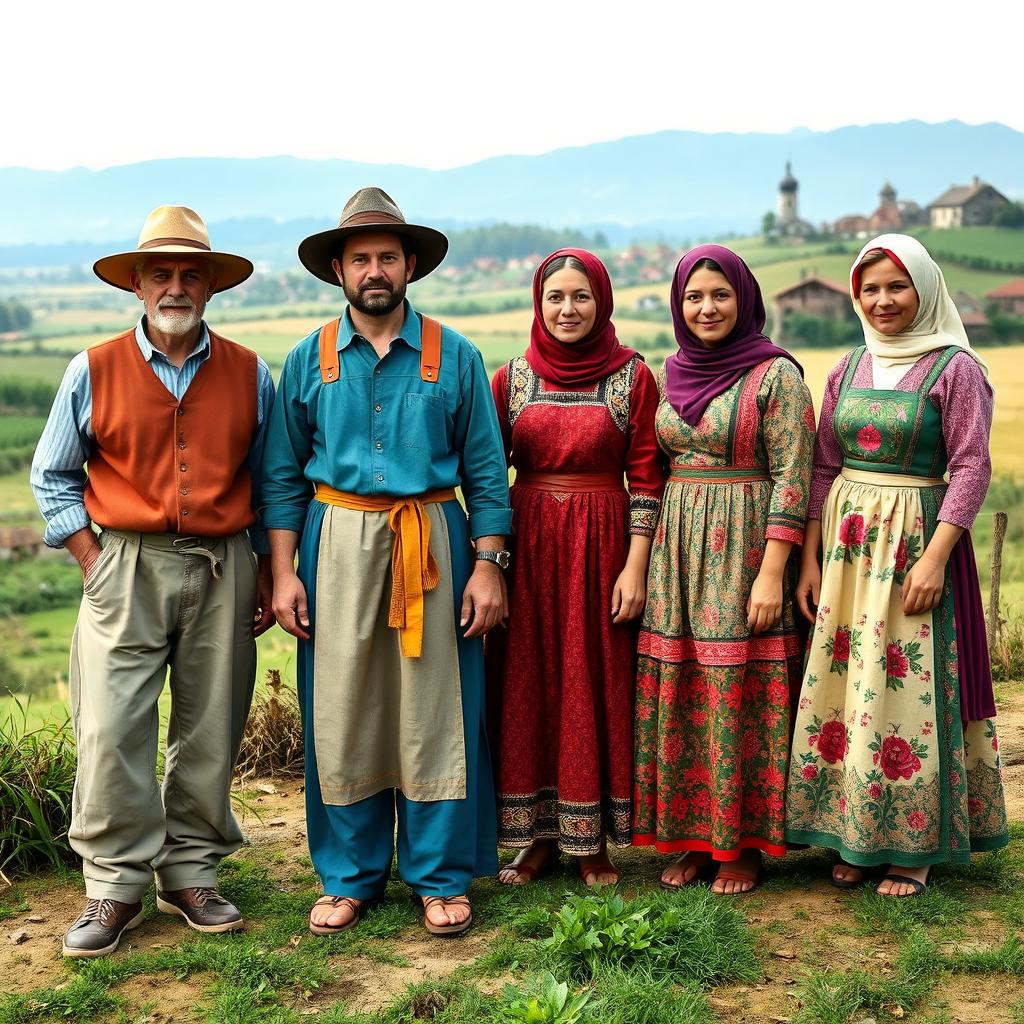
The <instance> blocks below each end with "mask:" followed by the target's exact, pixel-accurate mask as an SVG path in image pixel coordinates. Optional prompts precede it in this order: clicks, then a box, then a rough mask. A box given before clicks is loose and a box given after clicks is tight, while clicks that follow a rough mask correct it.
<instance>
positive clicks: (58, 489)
mask: <svg viewBox="0 0 1024 1024" xmlns="http://www.w3.org/2000/svg"><path fill="white" fill-rule="evenodd" d="M91 419H92V382H91V380H90V378H89V357H88V354H87V353H85V352H80V353H79V354H78V355H77V356H75V357H74V359H72V360H71V362H70V363H69V364H68V368H67V370H66V371H65V372H64V379H63V380H62V381H61V383H60V387H59V388H58V389H57V396H56V398H54V400H53V406H52V408H51V409H50V415H49V417H48V418H47V420H46V426H45V427H44V428H43V433H42V436H41V437H40V438H39V444H38V445H37V446H36V451H35V455H34V456H33V458H32V471H31V474H30V477H29V481H30V483H31V485H32V493H33V495H34V496H35V499H36V504H37V505H38V506H39V511H40V512H41V513H42V515H43V518H44V519H45V520H46V530H45V531H44V533H43V540H44V541H45V542H46V543H47V544H48V545H49V546H50V547H53V548H59V547H61V546H62V545H63V543H64V541H66V540H67V539H68V537H70V536H71V535H72V534H73V533H77V532H78V531H79V530H83V529H85V528H86V527H88V526H89V525H90V519H89V513H88V512H87V511H86V508H85V482H86V474H85V463H86V462H87V461H88V459H89V457H90V456H91V455H92V453H93V451H94V450H95V448H96V439H95V437H94V436H93V434H92V424H91Z"/></svg>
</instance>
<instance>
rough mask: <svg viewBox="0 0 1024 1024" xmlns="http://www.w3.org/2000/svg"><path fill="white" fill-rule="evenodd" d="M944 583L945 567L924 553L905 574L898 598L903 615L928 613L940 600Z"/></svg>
mask: <svg viewBox="0 0 1024 1024" xmlns="http://www.w3.org/2000/svg"><path fill="white" fill-rule="evenodd" d="M945 582H946V566H945V564H944V563H943V564H939V563H938V562H937V561H936V560H935V559H934V558H929V557H928V552H927V551H926V552H925V553H924V554H923V555H922V556H921V557H920V558H919V559H918V560H917V561H916V562H915V563H914V565H913V566H912V568H911V569H910V571H909V572H908V573H907V576H906V579H904V581H903V586H902V587H901V588H900V597H901V598H902V599H903V614H904V615H922V614H924V612H930V611H931V610H932V609H933V608H934V607H935V606H936V605H937V604H938V603H939V601H940V600H942V588H943V586H944V585H945Z"/></svg>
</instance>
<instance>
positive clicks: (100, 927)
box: [64, 900, 142, 957]
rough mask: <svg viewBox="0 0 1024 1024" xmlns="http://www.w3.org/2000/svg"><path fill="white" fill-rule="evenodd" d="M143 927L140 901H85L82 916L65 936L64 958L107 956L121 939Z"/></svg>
mask: <svg viewBox="0 0 1024 1024" xmlns="http://www.w3.org/2000/svg"><path fill="white" fill-rule="evenodd" d="M140 924H142V901H141V900H139V902H138V903H118V901H117V900H88V901H87V902H86V904H85V910H84V911H82V916H81V917H79V919H78V920H77V921H76V922H75V923H74V924H73V925H72V926H71V927H70V928H69V929H68V931H67V934H66V935H65V936H64V955H65V956H73V957H90V956H106V955H107V953H113V952H114V950H115V949H117V944H118V943H119V942H120V941H121V936H122V935H123V934H124V933H125V932H126V931H129V930H130V929H132V928H138V926H139V925H140Z"/></svg>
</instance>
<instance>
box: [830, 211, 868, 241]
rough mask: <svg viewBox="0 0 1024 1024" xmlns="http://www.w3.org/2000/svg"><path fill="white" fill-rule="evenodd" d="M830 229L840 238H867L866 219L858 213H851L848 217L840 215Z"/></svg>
mask: <svg viewBox="0 0 1024 1024" xmlns="http://www.w3.org/2000/svg"><path fill="white" fill-rule="evenodd" d="M831 230H832V234H834V235H838V236H839V237H840V238H867V237H868V219H867V217H864V216H862V215H861V214H859V213H851V214H850V215H849V216H848V217H840V218H839V220H837V221H836V222H835V224H833V225H832V228H831Z"/></svg>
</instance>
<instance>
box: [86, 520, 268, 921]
mask: <svg viewBox="0 0 1024 1024" xmlns="http://www.w3.org/2000/svg"><path fill="white" fill-rule="evenodd" d="M100 544H101V546H102V549H103V550H102V552H101V553H100V555H99V557H98V559H97V561H96V564H95V566H94V567H93V570H92V572H91V573H90V575H89V578H88V579H87V580H86V582H85V585H84V588H83V595H82V605H81V609H80V611H79V615H78V624H77V625H76V627H75V633H74V638H73V640H72V643H71V710H72V715H73V722H74V730H75V739H76V742H77V746H78V772H77V775H76V777H75V790H74V798H73V801H72V818H71V828H70V831H69V838H70V840H71V846H72V848H73V849H74V850H75V851H76V852H77V853H79V854H80V855H81V857H82V860H83V873H84V875H85V885H86V893H87V895H88V896H89V897H90V898H100V899H102V898H109V899H115V900H120V901H121V902H123V903H133V902H135V901H136V900H138V899H141V898H142V895H143V894H144V893H145V891H146V889H147V887H148V885H149V883H150V881H151V880H152V878H153V873H154V871H155V872H156V876H157V882H158V885H159V887H160V889H161V890H175V889H185V888H189V887H191V886H216V884H217V865H218V863H219V862H220V860H221V859H222V858H223V857H225V856H227V855H228V854H229V853H232V852H233V851H234V850H237V849H238V847H239V846H240V845H241V843H242V833H241V830H240V829H239V827H238V822H237V821H236V820H235V816H234V814H233V813H232V811H231V801H230V793H229V790H230V785H231V773H232V770H233V768H234V763H235V758H236V757H237V756H238V748H239V744H240V743H241V739H242V730H243V729H244V727H245V720H246V718H247V716H248V714H249V705H250V702H251V700H252V690H253V682H254V680H255V675H256V645H255V641H254V640H253V636H252V624H253V619H252V617H253V610H254V606H255V600H256V563H255V558H254V556H253V554H252V549H251V547H250V545H249V540H248V537H247V536H246V534H244V533H240V534H236V535H234V536H231V537H221V538H197V537H187V536H182V535H177V534H139V533H131V532H124V531H118V530H106V531H104V532H103V533H102V534H101V535H100ZM168 669H170V689H171V711H170V718H169V721H168V726H167V749H166V758H165V770H164V783H163V792H162V794H161V792H160V789H159V787H158V784H157V779H156V759H157V745H158V738H159V733H160V713H159V709H158V701H159V698H160V694H161V691H162V690H163V688H164V682H165V680H166V678H167V671H168Z"/></svg>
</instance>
